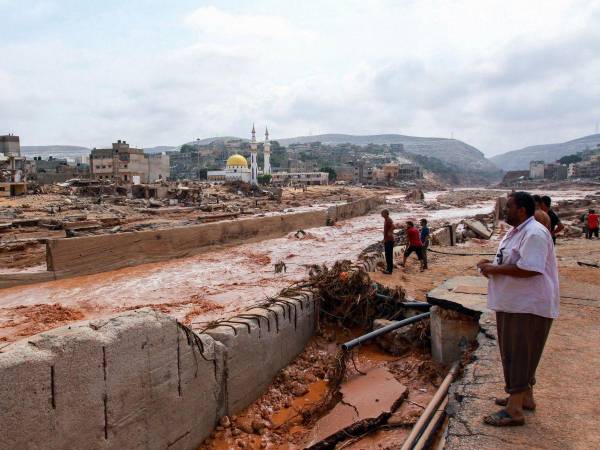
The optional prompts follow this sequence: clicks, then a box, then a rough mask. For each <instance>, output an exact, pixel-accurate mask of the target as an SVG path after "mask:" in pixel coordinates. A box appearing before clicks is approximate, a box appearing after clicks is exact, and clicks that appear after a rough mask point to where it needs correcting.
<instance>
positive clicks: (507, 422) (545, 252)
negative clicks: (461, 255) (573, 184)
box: [477, 192, 560, 427]
mask: <svg viewBox="0 0 600 450" xmlns="http://www.w3.org/2000/svg"><path fill="white" fill-rule="evenodd" d="M534 212H535V203H534V201H533V198H532V197H531V195H529V194H527V193H526V192H515V193H513V194H511V195H510V196H509V197H508V203H507V205H506V213H505V216H506V222H507V223H508V224H509V225H512V226H513V227H514V228H513V229H512V230H510V231H509V232H508V233H506V235H505V236H504V238H503V239H502V241H501V242H500V246H499V247H498V251H497V254H496V259H495V261H494V262H491V261H489V260H482V261H480V262H479V263H478V264H477V268H478V269H479V270H480V272H481V273H482V274H483V275H484V276H485V277H487V278H488V279H489V282H488V307H489V308H490V309H491V310H493V311H496V326H497V329H498V346H499V347H500V355H501V357H502V368H503V369H504V381H505V383H506V387H505V390H506V392H507V393H508V394H509V397H508V398H497V399H496V404H497V405H500V406H505V408H504V409H502V410H500V411H498V412H497V413H494V414H491V415H489V416H487V417H485V418H484V419H483V420H484V422H485V423H486V424H488V425H493V426H499V427H501V426H515V425H523V424H524V423H525V418H524V416H523V409H528V410H532V411H533V410H534V409H535V401H534V398H533V385H534V384H535V371H536V369H537V366H538V363H539V361H540V358H541V356H542V352H543V350H544V345H545V344H546V339H547V337H548V333H549V331H550V327H551V325H552V321H553V319H555V318H556V317H557V316H558V305H559V299H560V294H559V285H558V268H557V265H556V255H555V253H554V245H553V243H552V236H551V235H550V233H549V232H548V230H547V229H546V228H545V227H544V226H543V225H542V224H540V223H539V222H537V221H536V220H535V219H534V217H533V215H534Z"/></svg>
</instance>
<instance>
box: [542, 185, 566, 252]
mask: <svg viewBox="0 0 600 450" xmlns="http://www.w3.org/2000/svg"><path fill="white" fill-rule="evenodd" d="M551 204H552V199H551V198H550V197H548V196H547V195H544V196H543V197H542V209H543V210H544V211H545V212H546V213H547V214H548V216H549V217H550V234H551V235H552V242H553V243H554V245H556V235H557V234H558V233H560V232H561V231H562V230H563V228H564V227H565V226H564V225H563V224H562V222H561V221H560V219H559V218H558V216H557V215H556V213H555V212H554V210H553V209H552V208H550V205H551Z"/></svg>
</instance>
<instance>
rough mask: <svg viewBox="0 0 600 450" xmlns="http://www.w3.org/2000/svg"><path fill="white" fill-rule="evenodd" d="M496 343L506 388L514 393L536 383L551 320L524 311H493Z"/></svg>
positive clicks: (510, 392)
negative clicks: (536, 375)
mask: <svg viewBox="0 0 600 450" xmlns="http://www.w3.org/2000/svg"><path fill="white" fill-rule="evenodd" d="M496 326H497V329H498V346H499V347H500V356H501V357H502V368H503V369H504V382H505V383H506V387H505V390H506V392H508V393H509V394H517V393H519V392H523V391H526V390H528V389H529V388H531V387H532V386H533V385H534V384H535V371H536V369H537V366H538V364H539V362H540V358H541V357H542V352H543V351H544V346H545V345H546V339H547V338H548V333H549V332H550V327H551V326H552V319H549V318H547V317H541V316H537V315H535V314H525V313H507V312H496Z"/></svg>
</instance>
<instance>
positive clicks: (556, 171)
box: [544, 163, 569, 181]
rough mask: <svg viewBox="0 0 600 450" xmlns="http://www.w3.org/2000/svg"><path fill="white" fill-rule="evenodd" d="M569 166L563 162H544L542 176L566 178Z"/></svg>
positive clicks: (553, 178) (555, 178)
mask: <svg viewBox="0 0 600 450" xmlns="http://www.w3.org/2000/svg"><path fill="white" fill-rule="evenodd" d="M568 172H569V168H568V167H567V166H566V165H565V164H556V163H552V164H546V165H545V166H544V178H545V179H547V180H555V181H560V180H566V179H567V176H568Z"/></svg>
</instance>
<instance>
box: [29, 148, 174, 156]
mask: <svg viewBox="0 0 600 450" xmlns="http://www.w3.org/2000/svg"><path fill="white" fill-rule="evenodd" d="M175 148H176V147H172V146H167V145H159V146H157V147H150V148H145V149H144V151H145V152H146V153H162V152H168V151H171V150H174V149H175ZM90 151H91V149H89V148H87V147H79V146H76V145H23V146H22V147H21V154H22V155H23V156H27V157H28V158H33V157H34V156H41V157H42V158H44V159H46V158H48V157H49V156H53V157H55V158H77V157H78V156H83V155H89V154H90Z"/></svg>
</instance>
